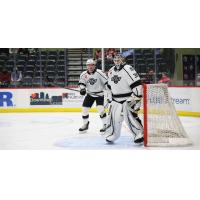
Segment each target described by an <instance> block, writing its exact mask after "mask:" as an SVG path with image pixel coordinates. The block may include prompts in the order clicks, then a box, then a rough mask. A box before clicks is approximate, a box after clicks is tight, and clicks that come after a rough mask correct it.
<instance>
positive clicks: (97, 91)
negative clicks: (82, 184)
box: [79, 59, 107, 133]
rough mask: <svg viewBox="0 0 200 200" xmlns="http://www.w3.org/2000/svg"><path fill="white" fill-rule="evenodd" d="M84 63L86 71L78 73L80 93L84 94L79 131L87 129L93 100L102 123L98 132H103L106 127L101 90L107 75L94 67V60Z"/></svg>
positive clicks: (105, 82)
mask: <svg viewBox="0 0 200 200" xmlns="http://www.w3.org/2000/svg"><path fill="white" fill-rule="evenodd" d="M86 65H87V71H84V72H83V73H82V74H81V75H80V80H79V87H80V94H81V95H86V96H85V98H84V101H83V105H82V118H83V126H82V127H81V128H80V129H79V133H85V132H86V131H87V130H88V128H89V109H90V108H91V107H92V105H93V103H94V102H95V101H96V106H97V110H98V112H99V114H100V118H101V120H102V124H103V127H102V129H101V130H100V132H103V131H105V127H106V121H105V120H106V113H105V109H104V92H103V90H104V89H105V85H106V84H107V76H106V75H105V74H104V73H103V72H102V71H101V70H99V69H96V68H95V61H94V60H93V59H88V60H87V61H86Z"/></svg>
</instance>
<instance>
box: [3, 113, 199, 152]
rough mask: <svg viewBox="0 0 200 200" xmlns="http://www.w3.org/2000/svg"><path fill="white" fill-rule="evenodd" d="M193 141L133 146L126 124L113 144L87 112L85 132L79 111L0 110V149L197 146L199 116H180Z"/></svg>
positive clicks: (196, 147)
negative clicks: (187, 143)
mask: <svg viewBox="0 0 200 200" xmlns="http://www.w3.org/2000/svg"><path fill="white" fill-rule="evenodd" d="M180 119H181V122H182V123H183V126H184V128H185V130H186V132H187V133H188V135H189V137H190V138H191V140H192V141H193V145H192V146H188V147H173V148H172V147H167V148H166V147H165V148H160V147H159V148H158V147H154V148H150V147H148V148H145V147H143V146H136V145H134V143H133V137H132V135H131V134H130V132H129V130H128V129H127V128H126V125H125V124H123V127H122V135H121V137H120V139H118V140H117V141H116V142H115V144H112V145H111V144H107V143H106V142H105V140H104V138H103V137H102V136H101V135H100V134H99V129H100V128H101V121H100V119H99V116H98V114H97V113H90V128H89V131H88V133H85V134H79V132H78V129H79V127H81V126H82V119H81V114H80V113H55V112H54V113H1V114H0V149H61V150H65V149H138V150H139V149H141V150H143V149H200V133H199V130H200V118H193V117H181V118H180Z"/></svg>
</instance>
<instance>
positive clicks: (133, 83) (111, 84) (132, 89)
mask: <svg viewBox="0 0 200 200" xmlns="http://www.w3.org/2000/svg"><path fill="white" fill-rule="evenodd" d="M108 88H109V89H110V90H111V92H112V98H113V99H114V100H115V101H117V102H123V101H125V100H127V99H128V97H130V96H131V95H132V94H134V95H135V96H136V97H138V98H141V97H142V84H141V80H140V77H139V75H138V73H137V72H136V71H135V69H134V68H133V67H132V66H131V65H127V64H125V65H122V66H121V67H120V69H119V70H118V69H117V68H116V67H115V66H114V67H112V68H111V69H110V70H109V72H108Z"/></svg>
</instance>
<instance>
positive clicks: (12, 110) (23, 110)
mask: <svg viewBox="0 0 200 200" xmlns="http://www.w3.org/2000/svg"><path fill="white" fill-rule="evenodd" d="M81 111H82V109H81V108H1V109H0V113H16V112H17V113H18V112H19V113H26V112H81ZM106 111H107V110H106ZM90 112H97V109H96V108H91V109H90ZM141 113H142V112H141ZM177 114H178V115H179V116H190V117H200V112H188V111H177Z"/></svg>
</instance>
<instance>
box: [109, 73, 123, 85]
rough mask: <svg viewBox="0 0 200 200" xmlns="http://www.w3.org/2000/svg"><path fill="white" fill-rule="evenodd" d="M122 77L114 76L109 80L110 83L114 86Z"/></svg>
mask: <svg viewBox="0 0 200 200" xmlns="http://www.w3.org/2000/svg"><path fill="white" fill-rule="evenodd" d="M121 78H122V77H119V76H117V75H114V76H113V77H112V78H111V81H113V82H114V83H115V84H117V83H118V82H119V81H120V80H121Z"/></svg>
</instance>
